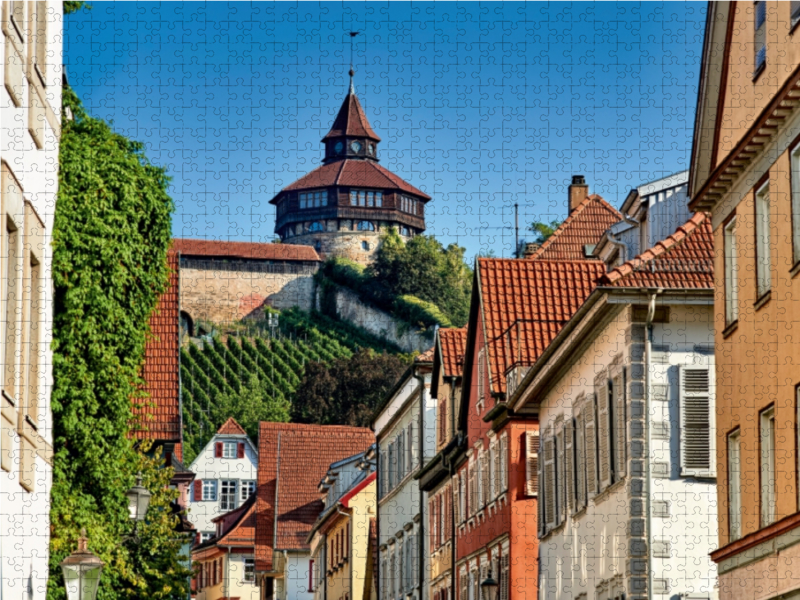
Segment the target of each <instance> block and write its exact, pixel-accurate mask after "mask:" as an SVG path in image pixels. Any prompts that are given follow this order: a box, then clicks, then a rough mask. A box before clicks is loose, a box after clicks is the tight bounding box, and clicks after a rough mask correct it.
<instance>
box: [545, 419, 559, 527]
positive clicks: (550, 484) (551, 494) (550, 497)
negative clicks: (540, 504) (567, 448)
mask: <svg viewBox="0 0 800 600" xmlns="http://www.w3.org/2000/svg"><path fill="white" fill-rule="evenodd" d="M543 445H544V486H545V488H544V519H545V525H546V527H547V529H548V530H550V529H553V528H554V527H555V526H556V511H557V510H558V504H557V501H556V438H555V437H553V435H552V433H551V434H550V435H548V436H547V437H546V438H545V439H544V443H543Z"/></svg>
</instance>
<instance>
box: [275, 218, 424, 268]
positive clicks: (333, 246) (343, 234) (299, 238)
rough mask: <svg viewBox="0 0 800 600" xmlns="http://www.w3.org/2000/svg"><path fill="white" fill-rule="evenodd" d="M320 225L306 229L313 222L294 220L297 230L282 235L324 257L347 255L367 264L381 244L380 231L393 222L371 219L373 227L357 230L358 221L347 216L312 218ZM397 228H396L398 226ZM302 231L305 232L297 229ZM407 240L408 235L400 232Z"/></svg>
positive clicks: (386, 229) (287, 240) (387, 227)
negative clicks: (372, 229) (316, 219)
mask: <svg viewBox="0 0 800 600" xmlns="http://www.w3.org/2000/svg"><path fill="white" fill-rule="evenodd" d="M314 223H319V224H320V226H321V227H323V228H324V230H323V231H319V232H311V231H309V229H310V227H311V225H312V224H313V223H298V224H297V225H296V227H297V231H298V233H297V234H296V235H292V236H290V237H287V238H286V243H289V244H302V245H304V246H312V247H313V248H315V249H316V251H317V253H319V255H320V256H321V257H322V259H323V260H324V259H326V258H328V257H330V256H341V257H344V258H349V259H350V260H354V261H356V262H357V263H360V264H362V265H367V264H369V263H370V262H371V261H372V259H373V258H374V257H375V253H376V252H377V251H378V248H379V247H380V244H381V235H383V234H385V233H387V232H388V231H389V229H390V228H391V227H397V226H396V225H395V224H394V223H385V222H377V221H374V222H371V223H372V224H373V226H374V227H375V231H359V230H358V229H357V227H358V223H357V222H354V221H353V220H351V219H341V220H339V221H337V220H335V219H332V220H329V221H315V222H314ZM398 231H400V229H399V227H398ZM301 232H305V233H301ZM400 237H401V238H402V239H403V241H405V242H407V241H408V240H410V239H411V237H410V236H405V235H401V236H400Z"/></svg>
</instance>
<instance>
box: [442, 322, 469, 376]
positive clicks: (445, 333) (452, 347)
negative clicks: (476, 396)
mask: <svg viewBox="0 0 800 600" xmlns="http://www.w3.org/2000/svg"><path fill="white" fill-rule="evenodd" d="M466 346H467V328H466V327H462V328H461V329H456V328H455V327H450V328H446V329H440V330H439V348H440V349H441V359H442V366H443V368H444V376H445V377H459V376H460V375H461V369H462V368H463V366H464V352H465V350H466Z"/></svg>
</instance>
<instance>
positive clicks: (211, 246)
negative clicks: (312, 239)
mask: <svg viewBox="0 0 800 600" xmlns="http://www.w3.org/2000/svg"><path fill="white" fill-rule="evenodd" d="M172 247H173V249H174V250H177V251H178V252H180V253H181V254H182V255H183V256H202V257H225V258H245V259H250V260H304V261H319V260H320V258H319V254H317V251H316V250H314V248H312V247H311V246H301V245H293V244H259V243H257V242H222V241H217V240H190V239H185V238H176V239H174V240H172Z"/></svg>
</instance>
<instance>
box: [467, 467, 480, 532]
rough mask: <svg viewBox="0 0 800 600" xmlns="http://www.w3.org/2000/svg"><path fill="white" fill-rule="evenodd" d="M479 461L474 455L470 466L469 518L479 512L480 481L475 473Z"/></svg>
mask: <svg viewBox="0 0 800 600" xmlns="http://www.w3.org/2000/svg"><path fill="white" fill-rule="evenodd" d="M477 463H478V461H477V460H476V459H475V457H474V455H473V457H472V459H471V460H470V464H469V512H468V513H467V515H468V516H470V517H471V516H472V515H474V514H475V513H476V512H477V511H478V481H477V479H478V478H477V477H476V473H475V471H477V468H478V467H477Z"/></svg>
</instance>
